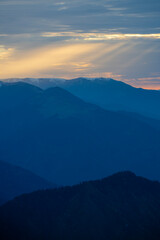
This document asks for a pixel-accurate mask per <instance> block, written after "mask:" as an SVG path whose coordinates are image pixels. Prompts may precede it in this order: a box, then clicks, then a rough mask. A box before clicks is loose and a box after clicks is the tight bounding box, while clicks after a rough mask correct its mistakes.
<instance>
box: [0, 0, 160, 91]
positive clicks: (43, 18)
mask: <svg viewBox="0 0 160 240" xmlns="http://www.w3.org/2000/svg"><path fill="white" fill-rule="evenodd" d="M26 77H30V78H39V77H40V78H66V79H70V78H76V77H89V78H94V77H106V78H113V79H117V80H121V81H124V82H126V83H129V84H131V85H133V86H136V87H143V88H152V89H160V0H98V1H97V0H62V1H58V0H32V1H31V0H19V1H16V0H0V78H1V79H7V78H26Z"/></svg>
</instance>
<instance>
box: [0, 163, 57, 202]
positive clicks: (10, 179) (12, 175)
mask: <svg viewBox="0 0 160 240" xmlns="http://www.w3.org/2000/svg"><path fill="white" fill-rule="evenodd" d="M55 186H56V185H54V184H52V183H50V182H48V181H46V180H44V179H43V178H41V177H39V176H36V175H35V174H33V173H31V172H29V171H27V170H25V169H22V168H20V167H16V166H13V165H11V164H9V163H5V162H2V161H0V205H1V204H4V203H5V202H7V201H9V200H11V199H13V198H14V197H16V196H18V195H21V194H23V193H30V192H33V191H36V190H40V189H48V188H54V187H55Z"/></svg>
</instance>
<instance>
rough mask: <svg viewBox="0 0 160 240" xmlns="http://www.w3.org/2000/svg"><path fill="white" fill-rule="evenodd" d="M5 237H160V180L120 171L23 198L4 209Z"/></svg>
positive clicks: (1, 232)
mask: <svg viewBox="0 0 160 240" xmlns="http://www.w3.org/2000/svg"><path fill="white" fill-rule="evenodd" d="M0 226H1V229H0V238H1V240H3V239H5V240H6V239H7V240H10V239H16V240H19V239H23V240H31V239H33V240H42V239H47V240H50V239H54V240H69V239H76V240H82V239H83V240H84V239H86V240H91V239H92V240H97V239H99V240H104V239H105V240H106V239H107V240H151V239H152V240H159V239H160V228H159V226H160V183H158V182H153V181H150V180H147V179H145V178H141V177H137V176H136V175H135V174H133V173H131V172H121V173H117V174H115V175H113V176H111V177H107V178H105V179H102V180H99V181H90V182H84V183H82V184H79V185H76V186H73V187H63V188H60V189H54V190H45V191H38V192H34V193H32V194H27V195H23V196H20V197H18V198H16V199H14V200H13V201H11V202H9V203H7V204H6V205H4V206H3V207H1V209H0Z"/></svg>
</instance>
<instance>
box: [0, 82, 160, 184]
mask: <svg viewBox="0 0 160 240" xmlns="http://www.w3.org/2000/svg"><path fill="white" fill-rule="evenodd" d="M0 113H1V118H0V131H1V136H0V154H1V159H2V160H3V161H6V162H9V163H12V164H15V165H17V166H20V167H23V168H25V169H28V170H30V171H32V172H33V173H35V174H37V175H39V176H41V177H43V178H45V179H47V180H49V181H51V182H54V183H56V184H58V185H68V184H71V185H72V184H75V183H79V182H81V181H84V180H92V179H97V178H101V177H105V176H106V175H110V174H112V173H114V172H117V171H122V170H132V171H134V172H135V173H136V174H138V175H142V176H145V177H148V178H151V179H157V180H158V179H160V176H159V170H160V163H159V159H160V151H159V149H160V142H159V137H160V132H159V130H157V129H156V128H155V127H154V126H152V125H151V124H149V123H147V121H146V120H145V121H143V117H142V118H135V117H133V114H129V113H127V114H126V113H123V112H113V111H107V110H105V109H103V108H100V107H98V106H97V105H94V104H91V103H87V102H84V101H83V100H82V99H80V98H78V97H76V96H74V95H72V94H71V93H69V92H68V91H66V90H64V89H62V88H59V87H54V88H49V89H47V90H42V89H40V88H38V87H36V86H33V85H30V84H27V83H23V82H18V83H3V84H2V85H1V87H0ZM145 119H146V118H145ZM148 121H149V120H148Z"/></svg>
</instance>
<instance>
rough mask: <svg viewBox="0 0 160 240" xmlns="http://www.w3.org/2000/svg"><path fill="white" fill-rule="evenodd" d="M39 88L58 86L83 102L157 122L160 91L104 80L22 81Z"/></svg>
mask: <svg viewBox="0 0 160 240" xmlns="http://www.w3.org/2000/svg"><path fill="white" fill-rule="evenodd" d="M24 81H28V82H30V83H32V84H36V85H37V86H39V87H42V88H47V87H48V88H49V87H55V86H59V87H62V88H64V89H66V90H68V91H70V92H71V93H73V94H74V95H76V96H78V97H80V98H82V99H83V100H85V101H87V102H90V103H94V104H97V105H99V106H100V107H103V108H105V109H107V110H113V111H128V112H135V113H139V114H141V115H144V116H147V117H151V118H157V119H160V109H159V105H160V91H156V90H145V89H142V88H134V87H132V86H130V85H128V84H126V83H124V82H121V81H116V80H113V79H106V78H96V79H92V80H90V79H87V78H77V79H73V80H66V81H65V80H64V79H59V80H58V79H38V80H37V81H35V80H34V79H24Z"/></svg>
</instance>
